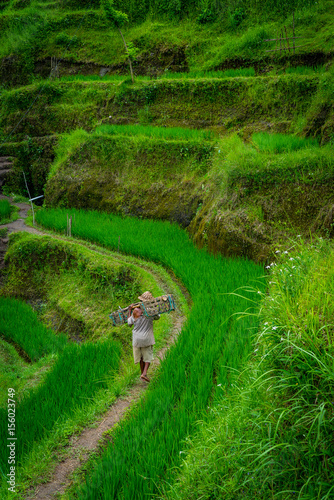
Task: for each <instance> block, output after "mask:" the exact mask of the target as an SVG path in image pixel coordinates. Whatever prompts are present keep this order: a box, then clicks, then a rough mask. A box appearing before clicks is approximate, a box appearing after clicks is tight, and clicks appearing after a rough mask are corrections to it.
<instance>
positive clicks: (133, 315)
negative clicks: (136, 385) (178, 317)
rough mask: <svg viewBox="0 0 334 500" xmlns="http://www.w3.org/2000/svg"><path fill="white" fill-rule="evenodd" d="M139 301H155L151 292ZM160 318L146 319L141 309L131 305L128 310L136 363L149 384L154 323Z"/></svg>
mask: <svg viewBox="0 0 334 500" xmlns="http://www.w3.org/2000/svg"><path fill="white" fill-rule="evenodd" d="M138 299H139V300H140V301H141V302H143V303H144V305H145V302H146V301H149V300H152V299H154V297H153V295H152V294H151V292H144V293H143V294H142V295H141V296H140V297H138ZM159 318H160V314H157V315H155V316H153V317H149V318H148V317H146V316H144V315H143V311H142V309H141V308H140V307H136V306H135V305H134V304H131V305H130V306H129V309H128V325H129V326H132V325H133V330H132V346H133V357H134V362H135V364H136V363H139V364H140V371H141V375H140V378H141V379H142V380H145V381H146V382H149V381H150V379H149V378H148V377H147V370H148V368H149V366H150V364H151V362H152V361H153V345H154V344H155V340H154V335H153V321H154V320H157V319H159Z"/></svg>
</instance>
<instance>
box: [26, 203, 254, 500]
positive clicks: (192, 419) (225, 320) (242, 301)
mask: <svg viewBox="0 0 334 500" xmlns="http://www.w3.org/2000/svg"><path fill="white" fill-rule="evenodd" d="M67 212H68V210H67ZM71 213H73V215H75V221H76V222H75V225H74V227H73V228H72V235H73V236H74V237H79V238H82V239H84V240H88V241H90V242H92V243H94V244H99V245H102V246H103V247H106V248H109V249H114V250H115V249H117V248H118V246H119V245H120V248H119V249H120V251H121V252H122V253H123V254H131V255H134V256H135V257H140V258H143V259H146V260H148V261H151V262H152V261H153V262H158V263H160V264H162V265H164V266H165V267H166V268H168V269H170V270H172V271H173V272H174V273H175V275H176V276H177V277H178V279H180V280H181V281H182V283H183V285H184V286H185V287H186V288H187V290H189V292H190V294H191V298H192V301H193V306H192V309H191V313H190V315H189V318H188V320H187V321H186V322H185V324H184V325H183V328H182V331H181V333H180V335H179V337H178V341H177V342H176V343H174V344H173V345H172V346H171V348H170V349H169V350H168V352H167V354H166V356H165V359H164V362H163V363H162V364H161V367H160V369H159V376H158V377H156V379H155V380H154V381H153V383H152V384H151V385H150V387H149V389H148V390H147V391H146V393H145V397H144V398H142V399H141V400H140V402H139V403H138V405H136V408H135V410H134V412H133V413H132V417H131V418H129V419H125V420H123V421H122V423H121V425H119V426H117V429H116V431H115V433H114V434H113V439H112V442H111V443H110V444H109V445H108V446H107V447H106V448H105V450H104V452H103V453H102V454H101V456H100V457H99V459H98V460H97V462H96V465H95V467H94V468H93V470H92V471H91V472H90V473H89V475H88V477H87V479H86V483H85V484H84V485H83V486H80V487H78V488H77V489H76V491H74V492H72V493H71V495H70V498H73V499H74V498H82V499H92V500H95V499H101V500H105V499H113V498H115V499H116V498H119V499H127V500H136V499H138V500H139V499H142V498H146V497H151V496H153V495H156V494H158V493H159V491H160V486H159V485H160V484H161V483H162V482H164V481H167V482H171V481H172V479H173V467H174V466H177V465H179V464H180V461H181V458H182V457H181V455H180V451H182V450H184V448H185V439H186V437H187V435H189V434H190V433H191V432H192V431H193V430H194V425H195V423H196V421H197V420H198V419H200V418H203V416H205V413H206V412H207V411H208V408H209V406H210V405H214V404H215V403H216V402H218V401H221V398H224V395H225V394H226V392H227V391H228V390H229V386H230V385H231V383H233V380H234V377H235V376H236V374H237V373H238V371H239V370H240V369H241V368H242V366H243V363H244V362H245V360H246V358H247V356H248V354H249V352H250V349H251V347H252V334H253V333H255V332H256V328H257V315H256V314H254V312H255V313H256V308H257V304H258V300H259V298H260V293H259V294H258V292H261V291H262V290H263V289H264V280H263V279H262V278H263V268H262V267H261V266H258V265H256V264H254V263H252V262H250V261H247V260H244V259H240V258H239V259H224V258H223V257H222V256H220V255H216V256H213V255H210V254H209V253H208V252H207V251H206V250H205V249H202V250H199V249H197V248H195V247H194V245H193V243H192V242H191V240H190V239H189V237H188V235H187V234H186V232H185V231H183V230H181V229H180V228H179V227H177V226H175V225H172V224H170V223H164V222H158V221H149V220H138V219H135V218H131V217H129V218H121V217H117V216H112V215H110V214H102V213H98V212H94V213H93V212H85V211H74V210H71ZM36 216H37V217H36V219H37V222H38V223H39V224H40V225H43V227H46V228H48V229H51V230H53V231H60V232H64V230H65V229H66V216H67V213H66V211H62V210H60V209H59V210H56V209H55V210H42V211H40V212H38V213H37V214H36ZM143 455H144V456H145V460H144V459H140V458H141V457H142V456H143Z"/></svg>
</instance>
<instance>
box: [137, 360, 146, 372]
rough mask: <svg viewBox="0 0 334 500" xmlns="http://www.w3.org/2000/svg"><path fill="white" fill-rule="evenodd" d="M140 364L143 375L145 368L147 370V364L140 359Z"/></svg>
mask: <svg viewBox="0 0 334 500" xmlns="http://www.w3.org/2000/svg"><path fill="white" fill-rule="evenodd" d="M139 364H140V373H141V374H143V371H144V368H145V363H144V361H143V358H140V361H139ZM146 371H147V370H146Z"/></svg>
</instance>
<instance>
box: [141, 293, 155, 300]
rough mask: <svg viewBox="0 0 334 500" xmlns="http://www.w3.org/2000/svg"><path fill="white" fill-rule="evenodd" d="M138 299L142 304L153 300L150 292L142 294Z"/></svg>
mask: <svg viewBox="0 0 334 500" xmlns="http://www.w3.org/2000/svg"><path fill="white" fill-rule="evenodd" d="M138 299H139V300H142V301H143V302H144V301H145V300H152V299H154V297H153V295H152V294H151V292H144V293H143V294H142V295H140V297H138Z"/></svg>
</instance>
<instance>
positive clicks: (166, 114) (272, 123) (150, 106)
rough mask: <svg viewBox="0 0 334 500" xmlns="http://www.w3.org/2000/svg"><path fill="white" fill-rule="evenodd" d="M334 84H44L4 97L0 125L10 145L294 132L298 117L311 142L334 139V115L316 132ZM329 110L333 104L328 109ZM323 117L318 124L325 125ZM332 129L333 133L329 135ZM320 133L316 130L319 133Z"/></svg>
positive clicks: (261, 80) (289, 78) (260, 80)
mask: <svg viewBox="0 0 334 500" xmlns="http://www.w3.org/2000/svg"><path fill="white" fill-rule="evenodd" d="M330 81H331V80H330V76H329V75H327V74H326V73H324V75H323V76H321V75H318V74H316V73H315V74H313V75H298V74H289V75H281V76H271V77H269V76H268V77H267V76H266V77H235V78H214V77H213V78H194V79H180V80H177V79H171V80H168V79H162V80H156V81H151V82H150V81H145V80H142V81H138V82H137V83H135V84H134V86H132V85H130V84H129V83H126V82H125V83H122V81H121V82H119V80H118V81H117V80H114V81H113V80H112V79H111V80H109V81H105V82H104V81H101V82H97V81H89V82H84V81H82V82H80V81H76V82H75V81H74V82H44V83H40V84H35V85H31V86H27V87H22V88H19V89H15V90H10V91H3V92H2V94H1V95H0V103H1V107H2V114H1V117H0V125H1V129H2V134H3V135H2V137H3V138H5V137H6V136H7V134H9V133H10V132H11V131H12V130H13V128H14V126H15V127H16V125H18V126H17V128H15V140H16V141H18V140H20V139H22V138H24V137H25V136H26V135H29V136H31V137H36V136H48V135H53V134H55V133H63V132H68V131H69V130H73V129H74V128H77V127H82V128H84V129H86V130H90V129H91V128H92V127H94V125H96V124H97V123H106V124H113V123H114V124H136V123H139V124H140V123H142V124H146V125H147V124H152V125H158V126H182V127H190V128H212V129H214V130H215V131H217V132H219V133H227V132H228V131H230V130H233V129H236V128H237V129H245V133H246V135H247V131H248V134H249V131H256V130H265V129H267V130H272V131H276V132H285V131H287V130H290V131H291V130H294V129H295V128H296V126H297V125H299V127H300V123H299V124H298V123H297V121H298V117H301V116H303V117H304V116H305V115H306V121H305V120H304V123H303V125H304V126H305V127H306V126H308V127H309V128H310V130H309V134H316V135H318V136H321V137H322V136H324V137H323V140H324V142H326V141H328V138H329V137H330V135H331V134H332V133H333V115H332V112H331V110H330V109H329V108H328V112H327V113H326V114H325V115H324V116H323V117H322V123H321V124H320V122H319V123H317V124H313V128H312V126H311V122H312V119H313V120H314V115H313V114H310V113H308V109H309V108H310V107H311V106H312V103H314V105H315V104H316V102H317V101H318V100H319V96H318V94H320V96H321V97H322V98H323V100H324V103H323V105H324V106H325V105H326V102H327V101H328V99H329V97H330V96H329V95H328V99H327V101H326V95H325V91H326V90H327V93H328V89H327V87H328V84H329V83H330ZM36 98H38V101H37V103H36V104H35V105H34V106H33V108H32V109H31V110H30V111H29V116H28V118H27V119H24V120H22V121H21V122H20V123H19V124H18V117H19V116H20V113H25V112H26V111H27V109H28V108H29V105H30V104H31V102H32V101H34V99H36ZM328 102H329V101H328ZM319 119H320V117H318V121H319ZM325 125H326V133H325V130H321V127H323V126H325ZM315 127H316V128H315Z"/></svg>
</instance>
